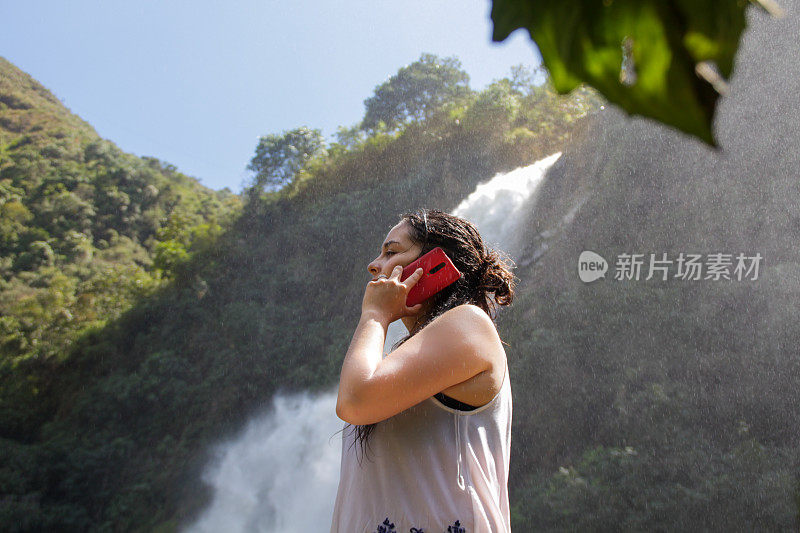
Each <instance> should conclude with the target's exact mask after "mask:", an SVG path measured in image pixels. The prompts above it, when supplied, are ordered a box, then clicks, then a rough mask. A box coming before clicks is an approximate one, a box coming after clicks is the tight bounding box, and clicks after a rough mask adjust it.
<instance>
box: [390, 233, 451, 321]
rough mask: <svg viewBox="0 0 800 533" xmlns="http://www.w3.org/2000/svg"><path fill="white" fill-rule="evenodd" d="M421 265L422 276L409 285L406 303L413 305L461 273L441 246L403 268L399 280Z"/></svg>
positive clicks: (402, 279) (404, 278)
mask: <svg viewBox="0 0 800 533" xmlns="http://www.w3.org/2000/svg"><path fill="white" fill-rule="evenodd" d="M420 267H422V277H421V278H419V280H418V281H417V284H416V285H414V286H413V287H411V290H410V291H409V292H408V296H407V297H406V305H407V306H408V307H413V306H415V305H417V304H418V303H420V302H423V301H425V300H427V299H428V298H430V297H431V296H433V295H434V294H436V293H437V292H439V291H440V290H442V289H444V288H445V287H447V286H448V285H450V284H451V283H454V282H455V281H457V280H458V279H460V278H461V276H462V275H463V274H461V272H459V270H458V269H457V268H456V267H455V265H454V264H453V262H452V261H451V260H450V258H449V257H447V254H446V253H444V250H442V248H441V247H438V246H437V247H436V248H434V249H433V250H431V251H430V252H428V253H427V254H425V255H423V256H422V257H419V258H417V259H416V260H415V261H414V262H413V263H411V264H409V265H406V266H405V267H404V268H403V273H402V274H401V275H400V281H405V280H406V279H407V278H408V277H409V276H410V275H411V274H413V273H414V271H416V270H417V268H420Z"/></svg>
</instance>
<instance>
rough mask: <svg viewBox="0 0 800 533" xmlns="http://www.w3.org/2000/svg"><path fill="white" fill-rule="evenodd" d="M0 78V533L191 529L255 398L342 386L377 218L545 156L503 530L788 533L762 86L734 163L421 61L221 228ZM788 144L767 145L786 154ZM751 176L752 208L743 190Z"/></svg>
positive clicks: (790, 462) (227, 200)
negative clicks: (713, 259)
mask: <svg viewBox="0 0 800 533" xmlns="http://www.w3.org/2000/svg"><path fill="white" fill-rule="evenodd" d="M774 46H775V47H778V46H779V45H778V44H774ZM745 48H746V49H747V50H751V52H750V53H751V54H756V52H755V51H756V50H761V49H762V48H763V47H761V48H760V47H756V46H750V47H749V48H747V47H745ZM745 57H747V56H746V55H745ZM748 61H750V63H748V64H753V65H755V64H763V63H759V61H758V60H756V59H752V58H750V59H749V60H748ZM2 65H3V74H2V78H0V79H2V81H0V127H2V128H3V129H2V142H0V145H1V146H2V147H3V148H2V151H0V156H1V157H2V159H1V160H0V184H2V186H3V187H4V189H3V191H4V192H3V195H4V196H3V198H2V202H3V206H2V217H3V218H2V221H3V222H2V236H3V241H2V242H3V246H4V253H3V269H4V270H3V287H2V292H1V293H0V297H2V305H3V308H2V317H0V320H2V326H3V328H4V329H3V330H2V335H3V338H2V343H3V344H2V361H0V364H1V365H2V366H1V367H0V368H1V369H2V374H0V386H1V387H2V389H0V390H1V393H0V394H2V396H0V401H1V402H2V403H0V431H1V432H2V433H0V438H2V441H1V442H0V490H2V493H3V497H2V499H1V500H0V524H2V528H3V529H4V530H10V531H41V530H64V531H70V530H74V531H84V530H92V531H99V530H103V531H107V530H114V531H117V530H119V531H175V530H176V529H177V528H178V527H179V526H181V525H182V524H185V523H188V522H189V521H190V520H191V519H192V518H193V517H195V516H196V515H197V513H199V512H200V511H201V510H202V509H203V508H204V507H205V506H206V505H207V504H208V501H209V493H208V489H207V487H205V486H204V485H203V483H201V481H200V476H201V469H202V468H203V467H204V466H205V465H206V464H207V462H208V461H209V459H210V458H211V455H210V452H209V448H210V445H211V444H213V443H216V442H218V441H219V440H220V439H223V438H225V437H226V436H227V435H232V434H234V433H236V432H237V431H238V430H239V429H240V428H241V427H242V425H243V423H244V422H245V421H247V420H248V419H249V417H251V416H252V415H253V414H254V413H255V412H258V411H260V409H261V408H262V407H263V406H264V405H265V404H267V403H268V402H269V400H270V398H271V397H272V396H273V395H274V394H275V393H276V392H278V391H287V392H289V391H300V390H310V391H318V390H327V389H329V388H330V387H331V386H332V385H333V384H335V383H336V381H337V379H338V375H339V371H340V368H341V362H342V359H343V357H344V355H345V353H346V350H347V346H348V343H349V341H350V338H351V335H352V330H353V327H354V325H355V324H356V322H357V320H358V314H359V311H360V300H361V297H362V295H363V289H364V285H365V283H366V281H367V280H368V276H367V272H366V265H367V264H368V263H369V260H371V259H372V258H373V257H374V255H375V253H376V251H377V245H378V244H379V243H380V240H381V239H382V238H383V237H384V236H385V233H386V231H387V230H388V229H389V228H390V227H391V226H392V225H393V224H395V223H396V221H397V218H398V215H399V214H400V213H402V212H403V211H406V210H408V209H411V208H414V207H417V206H420V205H423V206H427V207H435V208H438V209H443V210H447V211H451V210H453V209H454V208H455V207H456V206H457V205H458V203H459V202H460V201H461V200H462V199H463V198H464V197H465V196H466V195H467V194H469V193H470V192H471V191H472V190H474V188H475V186H476V185H477V184H479V183H480V182H482V181H485V180H487V179H488V178H490V177H491V176H493V175H494V174H495V173H497V172H500V171H507V170H511V169H513V168H516V167H517V166H521V165H527V164H530V163H532V162H534V161H535V160H537V159H540V158H542V157H544V156H546V155H549V154H550V153H552V152H555V151H561V150H563V151H564V155H563V156H562V159H561V160H560V161H559V162H558V163H557V164H556V166H555V167H554V168H553V169H552V171H551V172H550V174H549V175H548V177H547V179H546V181H545V182H544V183H543V186H542V188H541V190H540V191H539V193H538V194H537V197H536V199H535V200H532V203H531V205H530V206H528V207H529V209H528V212H529V216H528V217H527V219H526V220H525V221H524V227H525V228H526V231H525V232H524V233H523V234H521V235H520V238H521V241H522V242H523V244H525V245H526V250H525V253H524V254H523V256H522V257H521V258H520V261H519V263H518V268H517V270H516V271H515V275H516V276H517V277H518V278H519V279H520V285H519V287H518V293H517V298H516V299H515V301H514V304H513V305H512V306H511V307H510V308H508V309H506V310H504V311H503V313H501V315H500V316H499V319H498V329H499V331H500V334H501V337H502V338H503V339H504V340H505V341H506V342H508V344H509V347H508V348H507V354H508V356H509V365H510V367H509V375H510V376H511V379H512V383H513V392H514V422H513V437H512V449H511V452H512V458H511V464H512V471H511V477H510V486H509V493H510V496H511V505H512V528H514V530H519V531H539V530H548V531H560V530H574V529H578V530H686V529H690V530H691V529H702V530H726V531H727V530H741V529H771V530H772V529H788V528H791V527H793V524H795V520H796V515H797V508H796V504H795V499H796V498H798V493H797V492H796V487H797V485H796V484H797V480H796V472H797V471H798V468H797V467H798V447H797V442H798V441H797V437H798V435H800V419H798V415H797V412H796V409H794V408H793V406H796V404H797V402H798V400H800V398H798V396H797V395H798V393H797V391H798V390H800V383H799V382H798V379H799V378H798V376H799V375H800V373H798V372H796V369H797V355H796V354H797V350H796V349H795V347H796V346H797V340H798V339H800V334H798V330H797V326H796V324H795V322H796V321H795V320H793V318H792V317H796V316H797V309H796V306H797V304H796V297H795V296H796V294H797V293H798V292H797V291H798V285H797V284H796V283H795V281H796V280H797V279H798V277H797V276H796V274H797V272H798V271H800V270H798V263H799V262H800V261H798V258H797V257H796V252H792V248H791V246H790V243H791V240H790V239H791V237H792V236H793V235H794V236H795V237H796V231H797V227H800V226H798V225H797V220H798V217H797V213H798V212H797V211H796V209H795V207H796V205H797V203H796V200H795V199H796V194H797V191H796V186H795V185H793V183H794V182H793V179H794V176H793V175H791V174H790V173H788V172H787V171H786V167H787V166H790V164H791V161H792V159H791V157H793V156H783V155H781V154H780V153H779V152H780V145H779V144H778V143H774V142H771V141H770V139H771V137H770V135H771V133H770V131H769V128H768V127H767V126H763V127H761V128H760V129H759V128H755V127H753V124H749V125H748V132H747V134H746V135H745V134H742V133H741V129H742V128H741V127H740V126H742V125H741V124H740V123H739V122H737V120H736V119H735V118H734V117H736V116H737V113H738V112H741V111H744V112H745V113H746V112H747V111H748V110H752V109H753V108H752V107H748V106H750V105H751V103H752V102H751V101H750V100H748V99H752V100H753V101H756V98H755V96H753V95H755V94H756V93H757V92H758V91H759V90H760V89H758V88H757V87H756V84H755V83H753V81H752V80H753V79H757V78H758V77H759V76H760V75H761V74H760V73H759V72H758V70H757V69H755V68H753V69H751V70H749V71H748V70H747V69H746V68H743V67H742V68H741V69H740V70H741V71H742V72H744V73H745V74H746V75H744V77H743V78H742V79H743V80H749V81H746V83H745V82H743V83H745V85H743V86H742V87H743V88H742V89H741V94H745V95H746V97H745V98H743V99H740V100H731V101H730V103H727V104H726V105H728V106H729V107H728V108H727V109H728V111H726V112H723V113H722V114H721V117H722V118H721V122H720V124H721V125H722V126H721V127H722V130H721V131H720V132H719V138H720V139H721V141H722V143H723V144H724V145H725V143H727V146H732V147H734V150H736V153H737V154H738V155H737V156H736V157H733V158H732V157H729V156H728V155H726V154H716V153H713V152H711V151H710V150H709V149H708V148H706V147H701V146H699V144H698V143H693V142H691V141H686V139H683V138H681V137H679V136H677V135H676V134H675V133H674V132H672V131H669V130H666V129H664V128H658V127H655V126H653V125H652V124H649V123H647V122H645V121H635V120H634V121H632V120H630V119H628V118H625V117H622V116H620V115H619V114H617V113H615V112H612V111H610V110H608V109H606V110H602V108H601V104H602V102H601V101H600V100H599V99H598V98H597V96H596V95H595V94H594V93H593V92H592V91H589V90H587V89H580V90H578V91H576V92H574V93H573V94H572V95H571V96H570V97H557V96H556V95H555V93H554V91H553V90H552V89H551V88H550V86H549V85H547V84H544V85H536V84H534V83H533V82H532V80H531V77H530V76H529V73H526V72H525V71H524V70H523V69H518V70H515V71H514V72H512V73H511V74H510V75H509V77H508V78H507V79H503V80H498V81H496V82H494V83H493V84H491V85H489V86H488V87H487V88H485V89H484V90H482V91H474V90H472V89H471V88H470V87H469V84H468V79H469V78H468V76H467V75H466V73H464V72H462V71H461V70H460V65H459V63H458V62H457V60H455V59H446V60H443V59H441V58H437V57H435V56H429V55H424V56H422V57H421V58H420V60H419V61H417V62H415V63H414V64H412V65H409V66H408V67H404V68H403V69H400V70H399V71H398V73H397V74H396V75H395V76H393V77H391V78H390V79H389V80H387V81H386V82H385V83H383V84H381V85H379V86H378V87H377V88H376V90H375V93H374V94H373V95H372V96H370V97H369V98H368V99H367V101H366V102H365V103H366V106H365V117H364V121H362V122H361V123H359V124H356V125H353V126H351V127H343V128H341V129H340V130H339V134H338V136H337V141H336V142H334V143H328V142H326V141H325V139H324V138H322V136H321V134H320V133H319V131H317V130H314V129H313V128H310V127H299V128H297V129H295V130H292V131H286V132H281V133H270V134H266V135H265V136H264V137H262V138H261V139H260V141H259V143H258V145H257V146H256V147H255V153H254V156H253V159H252V160H251V162H250V169H251V170H252V171H253V173H254V175H253V180H252V183H251V184H250V185H249V187H248V188H246V189H245V191H244V194H243V195H242V197H241V199H240V198H239V197H237V196H233V195H230V194H229V193H224V192H214V191H209V190H207V189H204V188H202V187H200V186H199V185H198V184H197V183H196V182H195V181H194V180H192V179H190V178H187V177H185V176H183V175H181V174H179V173H178V172H177V170H176V169H175V168H173V167H171V166H169V165H165V164H163V163H160V162H158V161H157V160H154V159H140V158H136V157H133V156H130V155H127V154H124V153H122V152H120V151H119V150H118V149H116V148H115V147H114V146H113V145H112V144H111V143H109V142H108V141H103V140H100V139H98V138H97V136H96V134H95V133H94V132H93V130H92V129H91V127H90V126H88V125H86V124H85V123H83V122H82V121H80V120H79V119H78V118H77V117H74V116H73V115H71V114H70V113H69V112H67V111H66V110H65V109H64V108H63V106H61V104H60V103H59V102H58V101H57V99H55V98H53V97H52V95H50V94H49V93H48V92H47V91H46V90H45V89H43V88H42V87H41V86H39V85H38V84H37V83H36V82H35V81H33V80H31V79H30V78H29V77H28V76H27V75H25V74H23V73H21V72H19V71H18V70H17V69H15V68H14V67H13V66H11V65H9V64H8V63H6V62H4V63H3V64H2ZM437 65H438V67H437ZM773 67H774V70H769V71H768V74H769V76H776V77H779V76H781V75H783V76H786V74H779V73H778V72H777V70H778V69H779V67H780V65H777V64H776V65H774V66H773ZM735 87H736V86H735V85H733V88H735ZM778 87H779V86H778V85H776V86H775V91H773V92H772V93H770V95H771V101H772V102H778V103H780V102H784V101H785V99H786V96H785V95H781V94H780V93H779V91H778V90H777V89H778ZM780 106H782V107H781V109H784V111H785V109H787V108H788V105H784V104H780ZM792 113H794V115H793V114H792ZM795 115H796V112H794V111H792V112H791V113H788V114H787V116H786V117H784V118H781V116H779V115H778V114H777V113H775V112H774V111H773V115H771V120H766V119H765V121H764V123H765V124H767V125H769V124H770V123H771V124H783V125H784V126H785V128H784V129H783V130H781V131H782V132H783V133H782V134H784V135H787V136H789V137H790V138H794V139H796V138H797V136H796V135H797V128H796V126H792V123H793V120H794V118H795ZM749 116H752V114H751V115H749ZM728 117H731V118H728ZM797 118H798V120H797V122H798V123H800V117H797ZM726 120H728V122H725V121H726ZM793 136H794V137H793ZM97 154H102V155H97ZM726 158H727V159H726ZM754 167H759V168H762V169H765V172H767V173H768V176H769V178H768V179H767V181H766V182H764V183H766V184H769V185H764V187H766V188H759V186H758V183H757V182H756V180H755V179H754V178H752V177H751V178H748V179H744V177H743V175H744V174H746V175H748V176H750V175H752V174H753V168H754ZM762 185H763V184H762ZM793 186H794V187H795V188H794V189H793V188H792V187H793ZM149 187H152V188H153V190H150V189H148V188H149ZM765 190H769V191H770V193H769V194H767V193H765V192H763V191H765ZM6 191H7V192H6ZM57 198H58V199H57ZM534 201H535V203H533V202H534ZM122 206H125V208H124V209H123V207H122ZM768 213H772V214H768ZM726 216H727V217H728V218H727V219H726V218H724V217H726ZM764 217H766V220H767V222H768V223H765V222H764V220H765V218H764ZM735 228H741V229H735ZM793 232H794V233H793ZM75 234H80V235H83V237H80V236H76V235H75ZM72 242H77V243H78V244H76V245H73V244H70V243H72ZM48 250H49V251H48ZM582 250H594V251H596V252H598V253H600V254H602V255H604V256H605V257H606V259H609V260H611V259H612V257H613V255H614V254H618V253H624V252H629V253H630V252H637V253H645V252H646V253H649V252H654V253H655V252H659V253H660V252H667V253H669V254H670V257H672V254H673V253H676V254H677V253H679V252H681V251H683V252H687V253H689V252H692V253H695V252H730V253H733V252H739V251H743V252H747V253H754V252H757V251H759V250H760V251H762V254H764V255H766V256H769V260H770V261H771V263H770V264H766V265H762V267H763V270H762V273H761V276H762V283H760V284H759V283H757V282H755V283H750V284H747V283H744V282H742V283H739V284H734V283H728V284H722V283H720V282H714V281H705V282H702V281H700V282H681V281H680V280H671V281H670V282H663V283H658V282H657V281H658V280H650V281H648V282H645V281H643V280H642V281H639V282H634V281H632V280H631V281H628V282H622V281H620V282H614V281H613V280H606V281H603V282H599V283H594V284H583V283H582V282H580V281H579V280H578V278H577V276H576V264H577V258H578V254H579V253H580V251H582ZM612 267H613V265H612ZM610 274H611V273H609V276H608V277H611V275H610ZM778 277H780V278H781V279H782V280H783V281H782V282H781V283H780V284H777V283H774V280H776V279H777V278H778ZM763 280H767V282H763ZM327 527H328V526H327V524H326V525H325V526H324V527H323V529H325V528H327Z"/></svg>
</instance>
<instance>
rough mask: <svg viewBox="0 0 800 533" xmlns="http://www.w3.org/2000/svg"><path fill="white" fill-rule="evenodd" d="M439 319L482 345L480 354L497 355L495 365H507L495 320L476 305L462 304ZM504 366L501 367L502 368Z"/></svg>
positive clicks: (494, 358)
mask: <svg viewBox="0 0 800 533" xmlns="http://www.w3.org/2000/svg"><path fill="white" fill-rule="evenodd" d="M439 318H442V319H444V320H448V321H452V323H453V324H454V325H455V326H456V328H457V331H459V333H460V334H462V335H463V336H464V337H465V338H469V339H471V340H472V342H474V343H477V344H479V345H480V350H479V351H480V352H484V353H487V352H490V353H495V355H494V357H492V359H493V360H494V361H493V362H494V363H495V364H497V363H500V362H503V363H505V348H503V342H502V340H501V339H500V334H499V332H498V331H497V326H495V323H494V320H492V318H491V317H490V316H489V314H488V313H487V312H486V311H484V310H483V309H481V308H480V307H479V306H477V305H475V304H461V305H457V306H455V307H453V308H451V309H448V310H447V311H445V312H444V313H442V314H441V315H440V317H439ZM503 366H504V365H501V368H502V367H503Z"/></svg>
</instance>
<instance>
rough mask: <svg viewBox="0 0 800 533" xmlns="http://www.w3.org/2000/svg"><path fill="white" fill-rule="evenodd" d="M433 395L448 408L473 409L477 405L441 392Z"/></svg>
mask: <svg viewBox="0 0 800 533" xmlns="http://www.w3.org/2000/svg"><path fill="white" fill-rule="evenodd" d="M433 397H434V398H436V399H437V400H439V401H440V402H442V403H443V404H444V405H446V406H447V407H449V408H450V409H458V410H459V411H474V410H475V409H477V408H478V407H479V406H475V405H469V404H466V403H464V402H460V401H458V400H456V399H455V398H451V397H450V396H445V395H444V393H441V392H439V393H436V394H434V395H433Z"/></svg>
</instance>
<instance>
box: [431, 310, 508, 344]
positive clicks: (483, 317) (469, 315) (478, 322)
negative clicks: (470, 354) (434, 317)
mask: <svg viewBox="0 0 800 533" xmlns="http://www.w3.org/2000/svg"><path fill="white" fill-rule="evenodd" d="M445 316H447V318H446V319H447V320H454V321H456V322H457V323H458V324H459V325H460V326H462V327H463V328H465V329H467V330H468V331H469V332H473V331H475V329H474V328H476V327H477V328H479V329H478V331H480V332H483V333H487V334H491V335H492V336H494V337H497V338H498V340H499V335H498V333H497V327H496V326H495V323H494V320H492V318H491V317H490V316H489V314H488V313H487V312H486V311H484V310H483V309H481V308H480V307H479V306H477V305H475V304H460V305H457V306H455V307H452V308H450V309H448V310H447V311H445V312H444V313H442V314H441V317H442V318H444V317H445Z"/></svg>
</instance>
